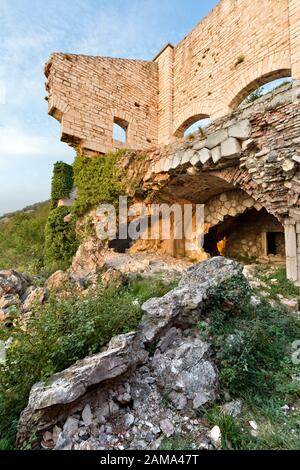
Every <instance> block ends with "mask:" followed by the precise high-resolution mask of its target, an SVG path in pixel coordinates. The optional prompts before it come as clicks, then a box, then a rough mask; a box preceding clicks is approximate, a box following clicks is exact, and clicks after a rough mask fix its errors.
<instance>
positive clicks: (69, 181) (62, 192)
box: [51, 162, 73, 203]
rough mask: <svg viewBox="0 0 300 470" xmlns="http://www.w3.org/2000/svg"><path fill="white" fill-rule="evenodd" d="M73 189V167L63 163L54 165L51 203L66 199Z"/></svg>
mask: <svg viewBox="0 0 300 470" xmlns="http://www.w3.org/2000/svg"><path fill="white" fill-rule="evenodd" d="M72 188H73V167H72V166H71V165H68V164H67V163H64V162H57V163H55V165H54V169H53V177H52V189H51V199H52V201H53V203H55V202H57V201H58V200H59V199H63V198H65V197H68V196H69V194H70V192H71V190H72Z"/></svg>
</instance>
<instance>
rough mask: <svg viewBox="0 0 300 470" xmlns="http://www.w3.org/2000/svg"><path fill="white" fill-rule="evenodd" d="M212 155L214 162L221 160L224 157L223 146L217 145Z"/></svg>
mask: <svg viewBox="0 0 300 470" xmlns="http://www.w3.org/2000/svg"><path fill="white" fill-rule="evenodd" d="M211 156H212V159H213V162H214V163H218V161H219V160H221V158H222V155H221V147H220V146H218V147H215V148H214V149H212V151H211Z"/></svg>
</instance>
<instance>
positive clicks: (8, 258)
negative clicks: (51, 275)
mask: <svg viewBox="0 0 300 470" xmlns="http://www.w3.org/2000/svg"><path fill="white" fill-rule="evenodd" d="M49 207H50V203H49V202H43V203H40V204H36V205H34V206H32V207H28V208H26V209H24V210H23V211H18V212H16V213H15V214H11V215H9V216H7V217H8V218H7V219H4V218H2V219H0V269H11V268H14V269H16V270H18V271H26V272H28V273H29V274H32V275H35V274H37V273H38V272H39V271H40V270H41V269H42V268H43V265H44V261H43V252H44V241H45V234H44V230H45V225H46V221H47V217H48V214H49Z"/></svg>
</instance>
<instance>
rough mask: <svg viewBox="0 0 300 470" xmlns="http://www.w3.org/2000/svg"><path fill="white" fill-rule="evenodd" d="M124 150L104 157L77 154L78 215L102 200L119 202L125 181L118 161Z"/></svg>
mask: <svg viewBox="0 0 300 470" xmlns="http://www.w3.org/2000/svg"><path fill="white" fill-rule="evenodd" d="M124 152H126V151H125V150H120V151H118V152H115V153H108V154H106V155H104V156H103V157H86V156H84V155H77V157H76V158H75V162H74V165H73V169H74V184H75V186H76V188H77V198H76V201H75V206H74V211H75V212H76V213H77V214H78V215H83V214H85V213H86V212H87V211H88V210H89V209H91V208H93V207H95V206H97V205H98V204H100V203H101V202H106V203H111V204H117V203H118V199H119V196H120V195H121V194H122V192H124V191H125V188H124V186H125V183H124V178H123V176H124V175H123V171H122V170H121V169H120V168H118V166H117V162H118V160H119V159H120V157H121V156H122V155H123V154H124Z"/></svg>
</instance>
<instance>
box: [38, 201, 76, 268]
mask: <svg viewBox="0 0 300 470" xmlns="http://www.w3.org/2000/svg"><path fill="white" fill-rule="evenodd" d="M69 212H70V211H69V208H68V207H57V208H56V209H53V210H52V211H50V214H49V217H48V220H47V224H46V227H45V257H44V258H45V266H46V268H47V269H49V270H51V271H53V270H57V269H66V268H67V267H68V266H69V264H70V263H71V261H72V258H73V256H74V254H75V252H76V250H77V248H78V242H77V240H76V230H75V224H76V221H75V218H74V217H73V218H72V219H71V221H70V222H65V221H64V219H65V217H66V216H67V215H68V214H69Z"/></svg>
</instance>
